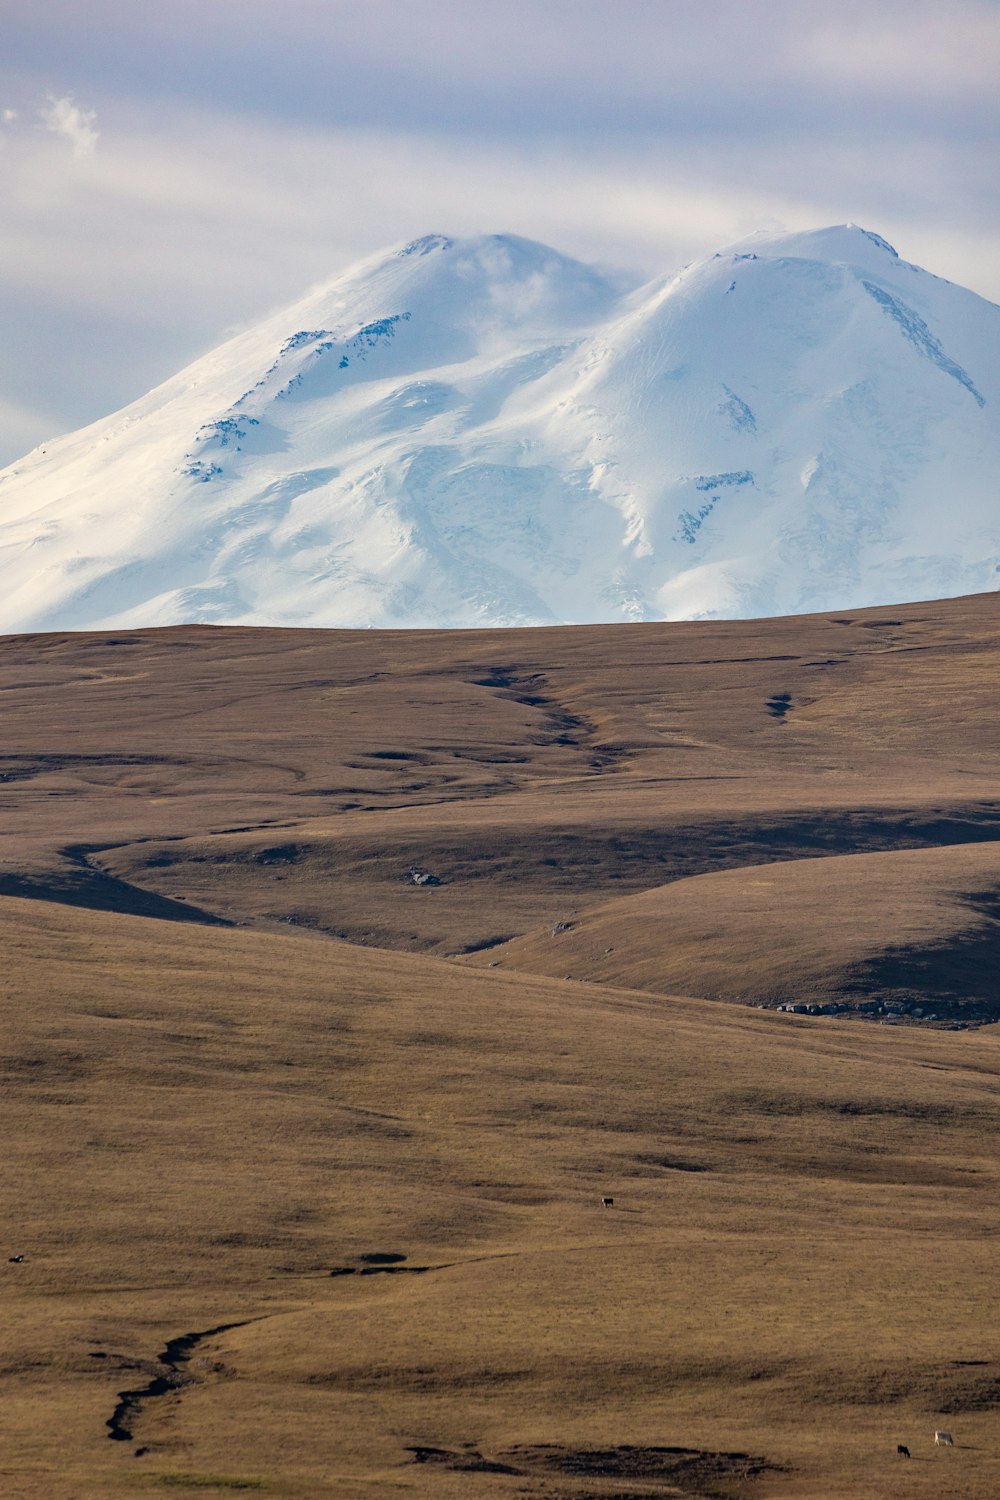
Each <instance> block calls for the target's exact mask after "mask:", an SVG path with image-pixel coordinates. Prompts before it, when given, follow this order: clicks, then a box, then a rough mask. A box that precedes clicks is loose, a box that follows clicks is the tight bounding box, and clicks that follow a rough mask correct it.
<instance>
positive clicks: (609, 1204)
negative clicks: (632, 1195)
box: [601, 1198, 615, 1208]
mask: <svg viewBox="0 0 1000 1500" xmlns="http://www.w3.org/2000/svg"><path fill="white" fill-rule="evenodd" d="M601 1203H602V1205H603V1207H604V1208H614V1206H615V1200H614V1199H613V1198H602V1199H601Z"/></svg>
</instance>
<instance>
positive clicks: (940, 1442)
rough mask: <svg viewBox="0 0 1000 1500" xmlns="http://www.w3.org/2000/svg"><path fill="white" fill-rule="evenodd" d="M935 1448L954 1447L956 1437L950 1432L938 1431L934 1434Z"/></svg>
mask: <svg viewBox="0 0 1000 1500" xmlns="http://www.w3.org/2000/svg"><path fill="white" fill-rule="evenodd" d="M934 1446H935V1448H954V1446H955V1439H954V1438H953V1437H952V1435H951V1433H950V1432H936V1433H935V1434H934Z"/></svg>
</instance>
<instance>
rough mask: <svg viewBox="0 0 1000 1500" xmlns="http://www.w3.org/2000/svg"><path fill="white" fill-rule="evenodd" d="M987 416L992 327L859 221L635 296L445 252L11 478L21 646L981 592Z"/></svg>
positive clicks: (999, 580) (558, 268)
mask: <svg viewBox="0 0 1000 1500" xmlns="http://www.w3.org/2000/svg"><path fill="white" fill-rule="evenodd" d="M998 404H1000V308H998V307H996V306H994V305H993V304H992V303H989V302H986V301H984V300H983V299H982V298H980V297H977V296H976V295H975V294H974V293H972V292H969V291H966V290H963V289H962V288H960V287H957V286H954V285H952V284H951V283H949V282H946V281H942V280H940V279H939V278H938V277H935V276H932V275H930V274H928V273H927V272H925V271H922V270H921V269H920V268H919V267H917V266H913V265H909V264H908V263H907V262H906V261H903V260H901V259H900V258H899V256H898V255H897V253H896V251H895V250H894V249H893V248H892V246H891V245H889V244H887V243H886V241H885V240H883V239H881V238H880V237H879V236H878V235H876V234H872V233H870V232H869V231H867V230H863V229H860V228H858V227H856V226H855V225H846V226H838V227H835V228H830V229H822V230H817V231H814V232H810V233H804V234H785V235H757V236H754V237H753V238H752V239H750V240H747V241H745V242H744V243H742V244H740V245H737V246H735V247H731V248H728V249H726V250H723V251H720V252H719V253H718V254H716V255H714V256H712V257H711V258H710V259H707V260H704V261H700V262H698V263H696V264H694V265H691V266H689V267H687V268H686V269H685V270H683V271H682V272H681V273H680V274H679V275H675V276H669V277H666V278H661V279H658V280H654V281H653V282H650V283H648V284H646V285H644V286H641V287H638V288H636V287H635V286H631V285H628V284H626V283H624V282H623V281H622V280H621V279H618V278H614V277H611V276H608V275H606V274H604V273H602V272H599V271H597V270H595V269H593V268H590V267H588V266H585V265H582V264H581V263H580V262H578V261H574V260H571V259H569V258H567V257H566V256H563V255H560V254H559V253H557V252H556V251H555V250H551V249H549V248H547V247H546V246H544V245H539V244H536V243H534V242H532V241H529V240H524V239H519V238H516V237H513V236H508V235H496V236H489V237H486V238H482V239H471V240H468V239H467V240H461V239H459V240H454V239H449V238H447V237H446V236H444V235H428V236H426V237H425V238H423V239H420V240H416V241H414V242H413V243H412V244H409V245H406V246H404V247H403V248H401V249H398V250H395V251H392V252H390V253H389V254H387V255H382V256H378V257H375V258H373V259H371V260H368V261H366V262H363V263H362V264H361V265H359V266H356V267H355V268H353V269H352V270H350V271H348V272H347V273H345V274H344V275H342V276H340V277H338V278H337V279H336V280H334V281H332V282H330V283H329V284H328V285H326V286H323V287H321V288H319V289H317V290H314V291H312V292H310V293H309V294H308V295H307V296H306V297H304V298H303V299H302V300H301V301H300V302H298V303H296V304H295V305H294V306H293V307H291V308H289V309H288V310H287V311H285V312H283V313H280V314H278V315H276V316H273V317H270V318H268V319H266V320H265V321H264V322H262V323H260V324H259V325H258V326H257V327H256V328H254V329H251V330H250V331H249V332H247V333H243V334H240V335H239V336H238V337H236V338H234V339H231V340H230V341H229V342H227V343H225V344H223V345H222V346H221V347H220V348H218V349H217V350H215V351H214V352H213V353H211V354H209V355H206V356H205V357H204V358H203V359H200V360H198V361H196V363H194V364H193V365H191V366H189V367H188V368H187V369H186V370H184V371H182V372H181V374H179V375H177V376H175V377H174V378H173V379H172V380H169V381H167V382H166V384H164V385H162V386H160V387H159V388H158V389H156V390H154V391H152V392H151V393H150V394H149V395H148V396H145V397H143V398H142V399H141V400H139V401H136V402H135V403H133V405H131V406H129V407H126V408H125V409H124V410H123V411H121V412H118V413H117V414H115V415H114V416H111V417H108V418H106V419H104V420H102V421H100V422H96V423H94V424H93V425H92V426H90V427H87V428H84V429H82V430H81V431H79V432H76V433H73V434H71V435H70V436H68V437H64V438H61V439H59V440H58V441H55V442H51V443H46V444H45V445H44V446H43V447H41V448H38V449H36V450H35V451H34V452H33V453H31V454H29V455H28V456H27V457H26V458H24V459H22V460H20V461H19V462H18V463H15V464H13V465H11V466H10V467H9V468H7V469H5V470H4V471H3V472H2V473H0V631H22V630H50V629H84V628H94V627H112V628H117V627H122V626H126V627H136V626H142V625H163V624H174V623H179V622H191V621H210V622H214V623H242V624H260V625H326V626H418V625H419V626H483V625H521V624H551V623H556V622H573V623H585V622H588V621H615V620H649V619H684V618H696V617H711V616H750V615H763V614H785V613H794V612H798V611H806V610H825V609H833V608H855V607H859V606H862V605H867V604H876V603H889V602H902V601H904V600H913V599H920V598H928V597H933V596H946V595H953V594H958V593H966V592H976V591H979V590H986V589H993V588H996V587H997V586H998V584H1000V506H998V498H1000V497H998V479H997V475H998V474H1000V423H998V421H997V410H998Z"/></svg>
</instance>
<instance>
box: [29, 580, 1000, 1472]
mask: <svg viewBox="0 0 1000 1500" xmlns="http://www.w3.org/2000/svg"><path fill="white" fill-rule="evenodd" d="M998 604H1000V601H998V599H997V596H988V597H983V598H979V599H970V600H957V601H950V602H948V603H944V604H934V605H914V606H905V607H903V608H902V609H900V610H898V611H894V612H890V611H886V610H881V611H867V612H862V613H859V614H858V615H856V616H851V617H846V616H845V617H843V618H841V617H836V618H826V617H815V618H810V619H802V620H784V621H782V620H775V621H756V622H750V623H745V624H737V623H720V624H708V625H704V624H699V625H681V626H673V625H672V626H638V627H616V628H614V629H605V628H603V627H599V628H586V629H578V630H552V631H510V632H499V631H497V632H482V633H461V632H458V633H453V634H433V633H424V632H411V633H407V634H403V633H399V634H378V633H362V632H358V633H350V632H343V633H341V632H320V631H302V632H295V631H252V630H229V629H226V630H213V629H207V628H202V629H190V630H188V629H182V630H169V631H150V632H137V633H134V634H129V635H121V636H106V635H104V636H101V635H80V636H40V637H15V638H9V639H7V640H5V641H3V642H0V708H2V710H3V712H2V714H0V958H2V964H0V976H2V977H0V997H2V999H0V1028H2V1035H0V1074H2V1098H3V1106H4V1110H3V1120H4V1127H5V1153H4V1169H3V1173H2V1185H3V1192H4V1232H5V1239H6V1242H7V1248H6V1250H5V1251H3V1252H2V1253H0V1275H2V1277H3V1283H4V1286H3V1292H4V1298H3V1306H4V1312H5V1324H4V1348H3V1354H2V1357H0V1395H2V1398H3V1399H2V1401H0V1494H2V1495H3V1496H4V1497H6V1496H8V1495H10V1496H12V1497H14V1500H106V1497H111V1500H114V1497H116V1496H122V1497H125V1496H129V1497H131V1496H142V1495H156V1494H158V1493H163V1494H167V1493H170V1494H184V1493H191V1494H208V1495H213V1494H217V1495H225V1494H229V1493H232V1492H234V1491H247V1492H254V1493H261V1494H265V1495H266V1494H273V1495H275V1496H286V1497H299V1500H314V1497H321V1496H337V1497H340V1500H357V1497H366V1496H372V1497H373V1500H380V1497H382V1496H386V1497H388V1496H393V1495H399V1494H412V1495H419V1496H422V1495H425V1494H433V1495H435V1496H438V1495H440V1496H441V1497H443V1500H450V1497H455V1500H467V1497H468V1500H477V1497H480V1496H481V1497H483V1500H492V1497H507V1496H519V1497H537V1500H541V1497H543V1496H549V1497H565V1500H615V1497H617V1500H626V1497H629V1500H636V1497H639V1496H642V1497H652V1496H668V1495H673V1496H677V1495H681V1496H704V1497H709V1496H719V1497H723V1500H755V1497H759V1500H772V1497H773V1500H783V1497H788V1500H838V1497H843V1500H848V1497H850V1500H883V1497H887V1496H895V1495H906V1496H907V1497H911V1496H912V1497H918V1500H919V1497H927V1500H931V1497H933V1500H993V1497H995V1496H996V1495H997V1494H998V1493H1000V1440H998V1438H997V1431H996V1415H997V1412H998V1411H1000V1348H998V1347H997V1338H996V1326H995V1315H994V1309H995V1308H996V1306H997V1296H998V1291H1000V1287H998V1271H997V1256H996V1248H997V1221H996V1202H997V1189H998V1176H1000V1159H998V1157H1000V1146H998V1141H1000V1135H998V1131H997V1125H998V1115H1000V1036H998V1033H997V1027H996V1026H995V1025H994V1024H992V1023H994V1022H995V1021H996V1020H997V1019H1000V992H998V990H997V985H996V973H997V970H998V961H1000V920H998V915H1000V859H998V855H997V850H998V849H1000V719H998V716H997V714H996V711H995V689H994V686H993V685H994V683H995V682H996V680H997V675H998V668H1000V644H998V640H1000V637H998V631H997V610H998ZM720 1001H721V1002H729V1003H720ZM792 1002H794V1003H797V1004H802V1005H808V1006H813V1007H814V1008H817V1009H818V1008H826V1010H827V1012H828V1013H827V1014H825V1015H822V1016H820V1015H816V1016H809V1015H801V1016H800V1015H789V1014H785V1013H780V1014H779V1013H776V1012H775V1011H774V1009H758V1008H757V1007H772V1008H773V1007H776V1006H777V1005H779V1004H781V1005H784V1004H788V1003H792ZM887 1012H888V1013H887ZM890 1019H892V1021H893V1024H891V1025H878V1024H874V1022H876V1021H877V1020H883V1021H888V1020H890ZM605 1198H611V1199H613V1204H612V1205H610V1206H608V1207H604V1206H603V1201H602V1200H603V1199H605ZM941 1427H943V1428H948V1429H950V1430H952V1431H953V1433H954V1437H955V1445H954V1447H953V1448H935V1447H934V1445H933V1435H934V1432H935V1429H936V1428H941ZM897 1444H903V1445H905V1446H907V1447H908V1448H909V1450H910V1453H911V1455H912V1457H911V1458H910V1459H909V1460H906V1459H905V1458H902V1457H897V1452H896V1449H897Z"/></svg>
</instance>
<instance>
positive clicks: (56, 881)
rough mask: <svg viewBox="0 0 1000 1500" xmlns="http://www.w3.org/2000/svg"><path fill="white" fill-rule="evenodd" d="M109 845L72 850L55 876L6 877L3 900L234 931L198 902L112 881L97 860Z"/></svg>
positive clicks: (1, 877)
mask: <svg viewBox="0 0 1000 1500" xmlns="http://www.w3.org/2000/svg"><path fill="white" fill-rule="evenodd" d="M114 847H116V846H115V845H109V844H70V845H67V846H66V847H65V848H63V849H60V850H59V854H60V856H61V858H62V861H63V862H62V864H61V865H60V866H56V867H54V868H53V869H52V870H51V871H50V872H45V873H44V874H43V873H38V874H34V873H30V874H19V873H17V872H15V871H11V872H9V873H3V874H0V896H20V897H23V898H25V899H27V900H30V901H53V902H55V903H56V904H57V905H60V906H78V907H84V908H85V909H87V910H88V911H110V912H120V913H123V914H124V915H126V916H132V917H157V918H159V919H160V920H161V921H165V922H199V923H201V924H202V925H204V926H206V927H231V926H232V925H233V924H232V923H231V922H229V921H228V920H227V919H226V918H225V917H220V916H216V915H215V913H214V912H210V911H205V910H204V909H203V908H202V907H200V906H195V905H194V904H193V903H192V902H187V901H175V900H173V899H172V898H171V897H170V896H160V895H158V894H157V893H156V892H155V891H150V890H147V889H145V888H144V887H142V886H138V885H132V884H131V883H130V882H129V881H127V880H120V879H119V878H118V877H117V876H116V875H109V874H108V872H107V871H106V870H102V869H101V867H100V865H99V864H98V863H97V862H96V861H95V860H94V859H93V858H92V856H93V855H95V854H100V853H101V852H102V851H103V850H104V849H108V848H114Z"/></svg>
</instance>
